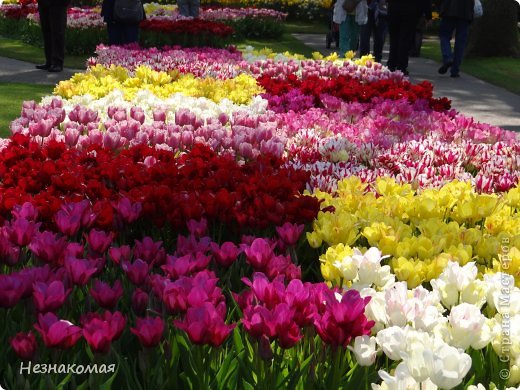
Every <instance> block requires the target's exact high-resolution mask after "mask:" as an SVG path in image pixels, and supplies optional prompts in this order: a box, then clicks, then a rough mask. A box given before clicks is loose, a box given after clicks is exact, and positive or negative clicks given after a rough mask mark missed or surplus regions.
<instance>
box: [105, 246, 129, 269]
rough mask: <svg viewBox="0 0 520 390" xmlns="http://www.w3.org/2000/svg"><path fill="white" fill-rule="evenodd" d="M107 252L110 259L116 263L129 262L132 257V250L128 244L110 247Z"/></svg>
mask: <svg viewBox="0 0 520 390" xmlns="http://www.w3.org/2000/svg"><path fill="white" fill-rule="evenodd" d="M108 254H109V256H110V258H111V259H112V261H113V262H114V263H116V264H117V265H119V264H122V263H124V262H129V261H130V259H131V258H132V250H131V249H130V247H129V246H128V245H123V246H120V247H111V248H110V249H109V250H108Z"/></svg>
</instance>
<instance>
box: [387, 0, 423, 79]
mask: <svg viewBox="0 0 520 390" xmlns="http://www.w3.org/2000/svg"><path fill="white" fill-rule="evenodd" d="M421 15H425V17H426V20H428V21H430V20H431V18H432V15H431V0H388V32H389V34H390V53H389V55H388V64H387V65H388V68H389V69H390V70H391V71H394V70H400V71H401V72H403V73H404V74H405V75H407V74H408V58H409V52H410V46H411V44H412V41H413V39H414V37H415V28H416V26H417V22H418V21H419V18H420V17H421Z"/></svg>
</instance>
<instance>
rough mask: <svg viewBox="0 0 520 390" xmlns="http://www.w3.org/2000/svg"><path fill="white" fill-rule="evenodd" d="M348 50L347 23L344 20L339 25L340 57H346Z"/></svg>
mask: <svg viewBox="0 0 520 390" xmlns="http://www.w3.org/2000/svg"><path fill="white" fill-rule="evenodd" d="M347 50H348V38H347V21H346V20H344V21H343V22H342V23H341V24H340V25H339V56H340V57H345V53H346V52H347Z"/></svg>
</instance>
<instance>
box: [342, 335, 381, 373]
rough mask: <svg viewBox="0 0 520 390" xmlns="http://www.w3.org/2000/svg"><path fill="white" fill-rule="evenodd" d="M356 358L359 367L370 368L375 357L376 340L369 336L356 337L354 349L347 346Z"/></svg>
mask: <svg viewBox="0 0 520 390" xmlns="http://www.w3.org/2000/svg"><path fill="white" fill-rule="evenodd" d="M348 349H350V350H351V351H352V352H354V355H355V357H356V361H357V362H358V364H359V365H360V366H371V365H372V364H374V363H375V361H376V357H377V349H376V338H375V337H373V336H372V337H370V336H366V335H365V336H357V337H356V338H355V339H354V347H351V346H350V345H349V346H348Z"/></svg>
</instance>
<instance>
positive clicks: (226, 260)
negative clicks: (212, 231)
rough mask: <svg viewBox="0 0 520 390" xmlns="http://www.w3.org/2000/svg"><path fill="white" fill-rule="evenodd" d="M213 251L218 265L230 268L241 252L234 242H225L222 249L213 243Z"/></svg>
mask: <svg viewBox="0 0 520 390" xmlns="http://www.w3.org/2000/svg"><path fill="white" fill-rule="evenodd" d="M211 250H212V251H213V258H214V259H215V261H216V262H217V264H218V265H220V266H222V267H224V268H228V267H230V266H231V264H233V263H234V262H235V261H236V260H237V257H238V255H239V254H240V252H241V250H240V249H239V248H238V247H237V246H236V245H235V244H234V243H232V242H229V241H227V242H224V243H223V244H222V245H221V246H220V248H219V246H218V244H216V243H214V242H212V243H211Z"/></svg>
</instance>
